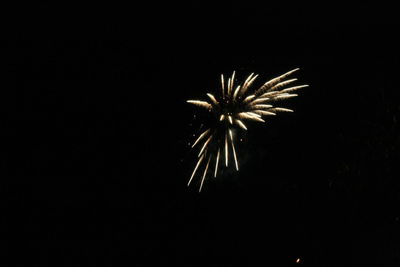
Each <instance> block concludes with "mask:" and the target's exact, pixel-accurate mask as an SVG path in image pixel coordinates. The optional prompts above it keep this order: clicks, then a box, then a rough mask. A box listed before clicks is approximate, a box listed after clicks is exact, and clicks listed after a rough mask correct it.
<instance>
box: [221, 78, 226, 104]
mask: <svg viewBox="0 0 400 267" xmlns="http://www.w3.org/2000/svg"><path fill="white" fill-rule="evenodd" d="M221 89H222V99H225V89H224V75H223V74H221Z"/></svg>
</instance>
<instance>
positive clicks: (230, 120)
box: [228, 115, 232, 124]
mask: <svg viewBox="0 0 400 267" xmlns="http://www.w3.org/2000/svg"><path fill="white" fill-rule="evenodd" d="M228 120H229V122H230V123H231V124H232V116H230V115H229V116H228Z"/></svg>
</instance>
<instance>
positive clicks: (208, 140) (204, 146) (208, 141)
mask: <svg viewBox="0 0 400 267" xmlns="http://www.w3.org/2000/svg"><path fill="white" fill-rule="evenodd" d="M212 137H213V134H212V135H210V137H208V139H207V141H206V142H205V143H204V145H203V147H202V148H201V150H200V153H199V157H200V155H201V153H203V150H204V149H205V148H206V146H207V145H208V143H210V141H211V139H212Z"/></svg>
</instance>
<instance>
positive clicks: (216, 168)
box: [214, 148, 220, 177]
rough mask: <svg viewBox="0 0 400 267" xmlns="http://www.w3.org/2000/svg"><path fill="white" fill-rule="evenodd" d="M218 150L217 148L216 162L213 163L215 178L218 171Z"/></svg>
mask: <svg viewBox="0 0 400 267" xmlns="http://www.w3.org/2000/svg"><path fill="white" fill-rule="evenodd" d="M219 150H220V149H219V148H218V152H217V161H216V163H215V172H214V177H217V170H218V162H219Z"/></svg>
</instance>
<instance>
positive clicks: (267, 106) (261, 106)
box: [251, 104, 272, 109]
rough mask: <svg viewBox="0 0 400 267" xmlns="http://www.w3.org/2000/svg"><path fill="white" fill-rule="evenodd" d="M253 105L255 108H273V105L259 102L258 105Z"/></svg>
mask: <svg viewBox="0 0 400 267" xmlns="http://www.w3.org/2000/svg"><path fill="white" fill-rule="evenodd" d="M251 107H252V108H254V109H266V108H272V105H264V104H258V105H253V106H251Z"/></svg>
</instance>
